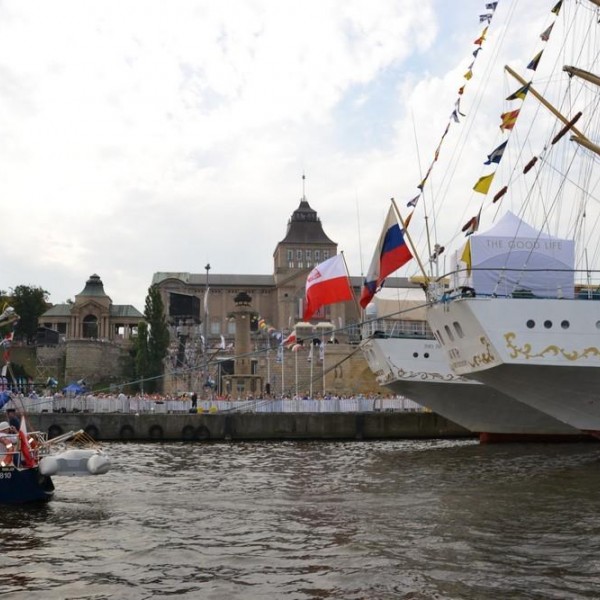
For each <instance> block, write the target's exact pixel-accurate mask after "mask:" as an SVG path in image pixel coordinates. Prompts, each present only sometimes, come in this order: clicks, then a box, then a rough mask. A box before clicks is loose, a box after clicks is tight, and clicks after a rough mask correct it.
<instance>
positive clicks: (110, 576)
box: [0, 440, 600, 600]
mask: <svg viewBox="0 0 600 600" xmlns="http://www.w3.org/2000/svg"><path fill="white" fill-rule="evenodd" d="M107 449H108V450H109V451H110V453H111V455H112V458H113V462H114V470H113V471H111V472H110V473H109V474H107V475H104V476H101V477H98V478H84V479H76V478H55V484H56V487H57V493H56V497H55V499H54V500H53V501H52V502H51V503H50V504H48V505H46V506H44V507H38V508H4V509H2V512H1V513H0V515H1V517H0V519H1V526H2V527H1V529H0V532H1V533H0V544H1V546H0V548H1V553H2V567H1V569H0V571H1V574H2V577H1V578H0V594H2V598H3V599H12V598H23V599H27V600H34V599H38V598H44V599H48V598H51V599H54V598H60V599H63V598H65V599H66V598H69V599H94V600H98V599H104V598H117V599H121V598H124V599H133V600H137V599H146V598H166V597H169V598H177V599H179V598H184V599H187V598H194V599H199V598H201V599H204V598H207V599H232V598H244V599H254V598H269V599H271V598H275V599H277V598H286V599H290V600H300V599H322V598H329V599H333V598H336V599H343V600H349V599H360V600H363V599H368V600H372V599H387V598H405V599H411V600H416V599H429V598H432V599H433V598H435V599H446V598H451V599H454V598H456V599H471V598H472V599H476V600H484V599H487V598H490V599H492V598H493V599H494V600H496V599H498V598H502V599H510V598H518V599H521V598H536V599H537V598H539V599H549V598H550V599H551V598H556V599H561V600H562V599H565V598H569V599H577V598H599V597H600V518H599V517H598V506H599V504H598V496H599V494H600V492H599V490H600V446H597V445H594V444H581V445H579V444H577V445H504V446H480V445H478V444H475V443H473V442H471V441H439V440H437V441H396V442H347V443H342V442H332V443H323V442H314V443H292V442H290V443H270V444H267V443H235V444H227V443H222V444H207V445H202V444H195V445H194V444H187V445H186V444H112V445H108V446H107Z"/></svg>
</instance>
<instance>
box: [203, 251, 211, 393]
mask: <svg viewBox="0 0 600 600" xmlns="http://www.w3.org/2000/svg"><path fill="white" fill-rule="evenodd" d="M204 268H205V269H206V290H205V292H204V377H205V378H206V380H205V382H204V384H203V388H204V389H206V386H207V385H208V383H209V377H208V272H209V271H210V263H206V266H205V267H204Z"/></svg>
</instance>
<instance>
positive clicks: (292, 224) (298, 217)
mask: <svg viewBox="0 0 600 600" xmlns="http://www.w3.org/2000/svg"><path fill="white" fill-rule="evenodd" d="M280 244H333V245H334V246H337V244H336V243H335V242H334V241H332V240H330V239H329V238H328V237H327V235H326V234H325V232H324V231H323V226H322V225H321V219H319V217H318V216H317V211H316V210H314V209H312V208H311V207H310V205H309V204H308V201H307V200H306V198H302V200H300V206H298V208H297V209H296V210H295V211H294V212H293V213H292V217H291V219H290V220H289V221H288V228H287V233H286V234H285V237H284V238H283V240H281V242H280Z"/></svg>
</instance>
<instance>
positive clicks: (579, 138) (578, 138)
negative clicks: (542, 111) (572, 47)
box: [504, 0, 600, 156]
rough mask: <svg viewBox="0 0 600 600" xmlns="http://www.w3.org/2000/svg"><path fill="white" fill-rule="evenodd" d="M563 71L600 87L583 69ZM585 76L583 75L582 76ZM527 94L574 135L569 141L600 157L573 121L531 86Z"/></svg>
mask: <svg viewBox="0 0 600 600" xmlns="http://www.w3.org/2000/svg"><path fill="white" fill-rule="evenodd" d="M592 1H593V2H594V3H595V4H596V3H597V4H598V6H600V0H592ZM504 70H505V71H506V72H507V73H508V74H509V75H512V76H513V77H514V78H515V79H516V80H517V81H518V82H519V83H520V84H521V85H527V82H526V81H525V80H524V79H523V78H522V77H521V76H520V75H519V74H518V73H516V72H515V71H513V70H512V69H511V68H510V67H509V66H508V65H506V66H505V67H504ZM564 70H565V71H566V72H567V73H569V75H577V76H578V77H581V78H582V79H585V80H586V81H589V82H591V83H595V84H596V85H600V78H599V77H597V76H596V75H594V74H593V73H588V72H587V71H583V69H577V68H575V67H566V66H565V67H564ZM584 74H585V75H584ZM529 92H530V93H531V94H532V95H533V96H534V97H535V98H537V99H538V100H539V102H540V103H541V104H542V105H543V106H545V107H546V108H547V109H548V110H549V111H550V112H551V113H552V114H553V115H554V116H555V117H556V118H557V119H558V120H559V121H561V122H562V123H564V124H565V126H566V127H567V128H568V129H570V130H571V131H572V132H573V133H574V134H575V135H572V136H571V141H573V142H575V143H577V144H579V145H580V146H583V147H584V148H587V149H588V150H591V151H592V152H594V153H595V154H598V155H599V156H600V146H598V145H597V144H594V142H592V141H591V140H590V139H588V138H587V137H586V136H585V135H584V134H583V133H582V132H581V131H580V130H579V129H577V128H576V127H575V126H574V124H573V123H574V120H575V119H573V120H571V121H569V119H567V118H566V117H565V116H564V115H562V114H561V113H560V112H559V111H558V110H557V109H556V108H554V106H552V104H550V102H548V101H547V100H546V99H545V98H544V97H543V96H542V95H541V94H540V93H539V92H537V91H536V90H535V89H534V88H533V86H532V85H531V84H530V85H529Z"/></svg>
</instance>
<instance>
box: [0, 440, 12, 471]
mask: <svg viewBox="0 0 600 600" xmlns="http://www.w3.org/2000/svg"><path fill="white" fill-rule="evenodd" d="M14 451H15V444H14V442H12V441H11V440H10V439H8V438H5V437H0V467H10V466H11V465H12V464H13V456H14Z"/></svg>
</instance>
